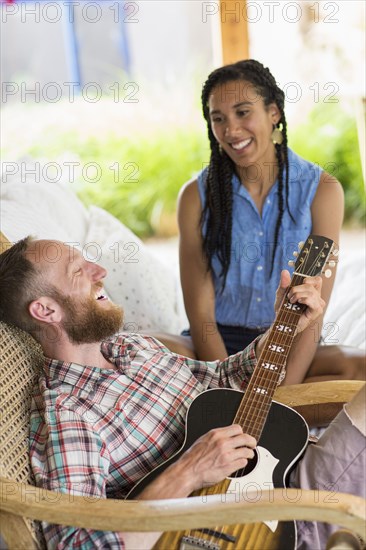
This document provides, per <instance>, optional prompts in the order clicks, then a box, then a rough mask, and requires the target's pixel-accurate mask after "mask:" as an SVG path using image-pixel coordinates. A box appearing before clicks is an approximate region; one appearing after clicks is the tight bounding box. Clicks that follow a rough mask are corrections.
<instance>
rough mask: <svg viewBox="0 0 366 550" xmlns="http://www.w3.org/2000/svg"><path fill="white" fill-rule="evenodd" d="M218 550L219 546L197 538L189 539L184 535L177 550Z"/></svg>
mask: <svg viewBox="0 0 366 550" xmlns="http://www.w3.org/2000/svg"><path fill="white" fill-rule="evenodd" d="M198 549H199V550H202V549H204V550H220V546H218V545H217V544H215V543H214V542H210V541H209V540H205V539H200V538H199V537H190V536H187V535H185V536H184V537H182V539H181V541H180V545H179V550H198Z"/></svg>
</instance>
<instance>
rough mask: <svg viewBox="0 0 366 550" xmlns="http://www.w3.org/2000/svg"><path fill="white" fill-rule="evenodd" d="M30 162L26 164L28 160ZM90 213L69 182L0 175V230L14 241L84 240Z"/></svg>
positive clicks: (30, 176)
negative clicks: (29, 239)
mask: <svg viewBox="0 0 366 550" xmlns="http://www.w3.org/2000/svg"><path fill="white" fill-rule="evenodd" d="M28 164H29V163H28ZM88 220H89V214H88V211H87V209H86V208H85V206H84V205H83V203H82V202H81V201H80V200H79V199H78V197H77V196H76V194H75V192H74V191H73V190H71V189H70V187H69V186H68V184H66V183H63V182H53V183H51V182H49V181H44V180H43V179H39V178H38V177H37V176H36V175H30V174H27V176H26V178H25V181H22V177H21V175H18V174H15V175H12V176H9V175H7V176H4V174H3V177H2V182H1V230H2V231H3V233H4V234H5V235H6V237H7V238H8V239H9V240H10V241H12V242H14V241H18V240H19V239H22V238H23V237H25V236H26V235H30V234H31V235H33V236H34V237H37V238H39V239H44V238H46V239H57V240H60V241H73V240H76V241H80V242H84V239H85V236H86V231H87V227H88Z"/></svg>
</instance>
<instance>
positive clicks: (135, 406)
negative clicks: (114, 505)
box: [30, 334, 256, 550]
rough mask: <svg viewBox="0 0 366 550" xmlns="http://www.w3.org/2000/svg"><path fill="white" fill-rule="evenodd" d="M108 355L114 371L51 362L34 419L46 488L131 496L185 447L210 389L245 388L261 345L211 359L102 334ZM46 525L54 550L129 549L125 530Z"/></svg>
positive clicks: (34, 448)
mask: <svg viewBox="0 0 366 550" xmlns="http://www.w3.org/2000/svg"><path fill="white" fill-rule="evenodd" d="M101 352H102V354H103V355H104V357H105V358H107V359H108V360H109V361H110V362H111V363H113V364H114V365H115V369H116V370H112V369H101V368H97V367H88V366H83V365H78V364H75V363H64V362H62V361H57V360H52V359H47V360H46V362H45V366H44V370H43V372H42V373H41V376H40V378H39V383H38V387H37V388H36V391H35V394H34V396H33V401H32V408H31V419H30V459H31V464H32V469H33V473H34V475H35V479H36V484H37V485H38V486H39V487H44V488H47V489H50V490H56V491H61V492H64V493H72V494H74V495H82V496H85V495H93V496H99V497H101V498H106V497H110V498H124V497H125V496H126V495H127V494H128V492H129V491H130V490H131V489H132V487H133V486H134V485H135V484H136V483H137V481H138V480H140V479H141V478H142V477H143V476H144V475H145V474H147V473H148V472H150V471H151V470H152V469H153V468H155V467H156V466H158V465H159V464H161V463H162V462H163V461H165V460H167V459H168V458H169V457H170V456H172V455H173V454H174V453H175V452H176V451H177V450H178V449H179V448H180V447H181V445H182V444H183V440H184V432H185V417H186V413H187V409H188V407H189V405H190V404H191V403H192V401H193V399H194V398H195V397H196V396H197V395H199V394H200V393H201V392H203V391H204V390H206V389H208V388H218V387H231V388H235V389H241V390H244V389H245V388H246V386H247V383H248V379H249V377H250V375H251V374H252V372H253V369H254V366H255V364H256V356H255V350H254V344H251V345H250V346H248V348H246V350H244V351H243V352H240V353H237V354H236V355H232V356H231V357H229V358H228V359H226V360H225V361H221V362H220V361H210V362H204V361H197V360H194V359H189V358H187V357H183V356H181V355H177V354H173V353H171V352H170V351H169V350H168V349H167V348H165V347H164V346H163V345H162V344H161V343H160V342H158V341H157V340H156V339H155V338H152V337H143V336H140V335H137V334H128V335H123V334H120V335H117V336H115V337H113V338H111V339H109V340H107V341H104V342H103V343H102V344H101ZM44 531H45V536H46V539H47V542H48V547H49V548H59V549H61V548H82V549H83V550H88V549H89V548H90V549H91V548H113V549H119V550H121V549H123V548H124V543H123V535H122V534H121V533H113V532H106V531H92V530H86V529H77V528H73V527H62V526H57V525H49V524H44Z"/></svg>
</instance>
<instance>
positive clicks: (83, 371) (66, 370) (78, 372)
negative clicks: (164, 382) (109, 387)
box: [43, 334, 131, 389]
mask: <svg viewBox="0 0 366 550" xmlns="http://www.w3.org/2000/svg"><path fill="white" fill-rule="evenodd" d="M129 348H131V343H130V342H129V341H128V339H127V338H126V337H125V336H124V335H123V334H117V335H115V336H113V337H112V338H110V339H108V340H104V341H103V342H101V345H100V351H101V353H102V354H103V356H104V357H105V358H106V359H108V361H109V362H110V363H113V364H114V365H115V366H116V368H117V370H118V371H123V370H124V368H125V367H126V366H128V365H129V364H130V355H129ZM43 370H44V373H45V376H46V378H47V380H48V383H49V384H50V385H52V382H53V383H55V384H57V385H58V384H59V383H60V382H66V383H67V384H70V385H72V386H75V387H78V388H80V389H83V388H84V387H85V383H86V381H88V382H90V381H91V380H99V379H100V378H101V377H102V376H103V377H106V376H110V375H112V374H117V373H116V371H115V370H112V369H101V368H98V367H93V366H89V365H80V364H78V363H69V362H66V361H60V360H58V359H51V358H49V357H45V362H44V367H43ZM119 374H120V373H119Z"/></svg>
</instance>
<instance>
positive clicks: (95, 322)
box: [55, 291, 123, 344]
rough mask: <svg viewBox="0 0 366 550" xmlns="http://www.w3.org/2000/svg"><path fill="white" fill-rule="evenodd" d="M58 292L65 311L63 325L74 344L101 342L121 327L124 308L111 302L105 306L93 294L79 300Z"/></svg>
mask: <svg viewBox="0 0 366 550" xmlns="http://www.w3.org/2000/svg"><path fill="white" fill-rule="evenodd" d="M56 293H57V296H55V298H56V299H57V301H58V302H59V304H60V305H61V306H62V307H63V309H64V312H65V316H64V319H63V321H62V323H61V326H62V328H63V329H64V331H65V332H66V334H67V335H68V337H69V339H70V341H71V342H73V343H74V344H92V343H94V342H101V341H102V340H105V339H106V338H109V337H110V336H113V334H116V332H118V331H119V330H120V329H121V327H122V322H123V310H122V308H120V307H119V306H117V305H116V304H113V303H112V302H109V303H108V304H109V307H103V306H100V305H98V301H97V300H96V299H95V298H94V297H92V296H90V297H89V298H85V299H84V300H80V299H79V300H78V299H77V298H71V297H70V296H64V295H63V294H62V293H61V292H58V291H56Z"/></svg>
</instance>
